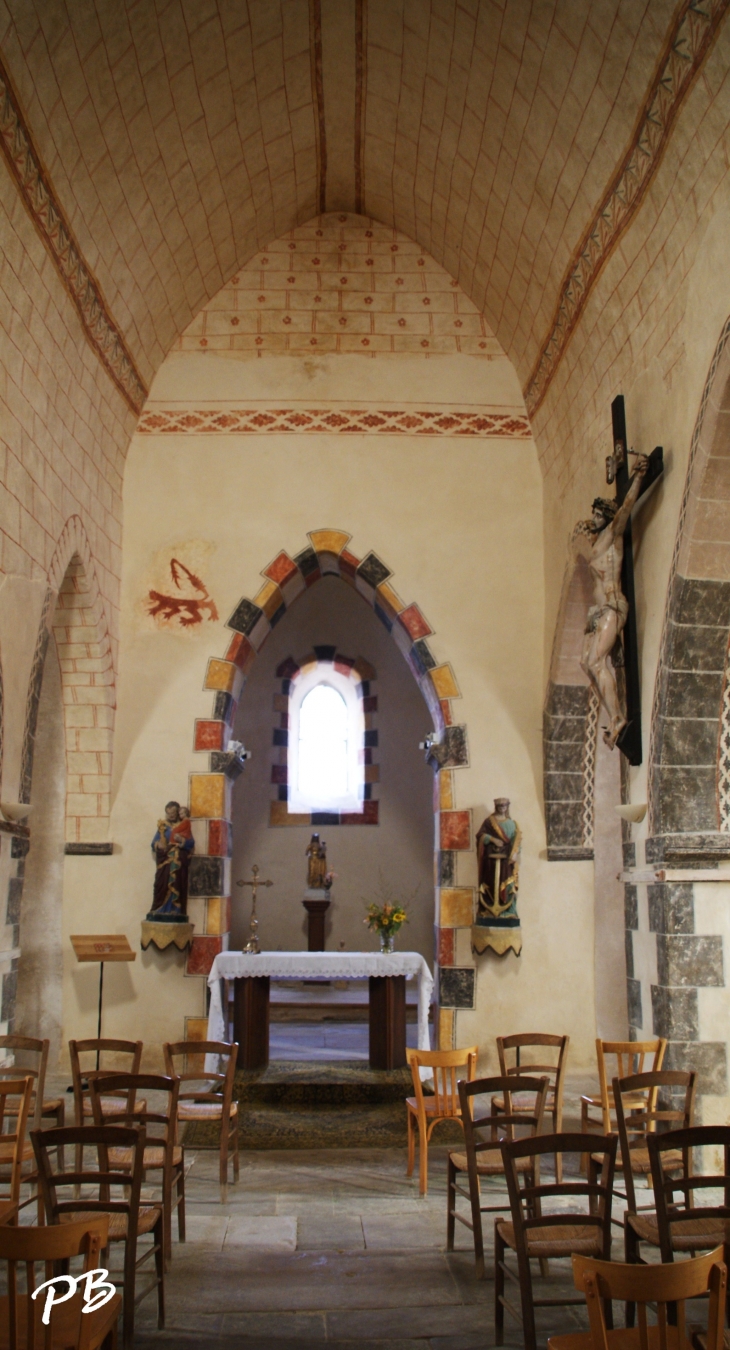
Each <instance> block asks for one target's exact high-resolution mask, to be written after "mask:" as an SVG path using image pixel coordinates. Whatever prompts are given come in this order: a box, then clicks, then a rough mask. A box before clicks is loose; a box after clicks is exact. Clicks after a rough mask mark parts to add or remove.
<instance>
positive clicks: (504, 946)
mask: <svg viewBox="0 0 730 1350" xmlns="http://www.w3.org/2000/svg"><path fill="white" fill-rule="evenodd" d="M509 805H510V804H509V800H508V798H507V797H497V798H495V802H494V811H493V813H492V815H491V816H487V818H486V820H485V821H483V822H482V824H481V826H480V828H479V830H478V832H477V862H478V867H479V891H478V902H477V917H476V922H475V923H474V925H473V927H472V930H471V931H472V947H473V948H474V950H475V951H477V952H484V951H486V950H487V948H490V949H491V950H492V951H494V952H497V954H498V955H499V956H503V955H504V953H505V952H506V951H508V950H509V949H510V948H511V949H512V951H513V952H514V953H515V955H516V956H519V954H520V952H521V951H522V931H521V926H520V920H519V917H518V914H517V892H518V890H519V884H520V862H519V859H520V846H521V844H522V831H521V830H520V827H519V825H518V824H517V821H516V820H512V818H511V816H510V813H509Z"/></svg>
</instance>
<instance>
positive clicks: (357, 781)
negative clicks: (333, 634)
mask: <svg viewBox="0 0 730 1350" xmlns="http://www.w3.org/2000/svg"><path fill="white" fill-rule="evenodd" d="M362 732H363V717H362V706H361V703H360V699H359V698H358V696H357V693H356V690H355V687H354V685H353V682H352V680H350V679H348V678H347V677H346V676H344V675H341V674H340V672H339V671H336V670H334V669H333V668H332V667H331V666H329V665H327V666H321V665H317V666H315V667H313V668H312V669H310V670H308V671H306V672H305V673H304V674H302V675H300V676H299V677H298V679H296V680H295V682H294V688H293V690H292V692H291V696H290V702H289V784H290V787H289V809H290V810H291V811H348V812H349V811H362V809H363V804H362V793H361V790H360V789H361V783H362V776H363V770H362V765H361V764H360V762H359V761H360V755H359V754H358V750H359V748H360V746H361V745H362V740H363V736H362Z"/></svg>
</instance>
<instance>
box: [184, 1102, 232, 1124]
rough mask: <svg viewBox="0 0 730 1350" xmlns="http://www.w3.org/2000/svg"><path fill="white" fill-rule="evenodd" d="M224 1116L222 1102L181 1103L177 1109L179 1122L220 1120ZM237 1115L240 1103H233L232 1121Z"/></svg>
mask: <svg viewBox="0 0 730 1350" xmlns="http://www.w3.org/2000/svg"><path fill="white" fill-rule="evenodd" d="M222 1114H223V1103H222V1102H180V1104H179V1106H178V1108H177V1118H178V1120H220V1118H221V1116H222ZM236 1115H238V1102H231V1119H232V1118H233V1116H236Z"/></svg>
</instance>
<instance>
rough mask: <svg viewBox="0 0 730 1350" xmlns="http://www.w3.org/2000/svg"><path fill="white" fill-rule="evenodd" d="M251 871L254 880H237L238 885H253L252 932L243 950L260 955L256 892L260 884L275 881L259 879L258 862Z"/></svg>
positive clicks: (264, 884)
mask: <svg viewBox="0 0 730 1350" xmlns="http://www.w3.org/2000/svg"><path fill="white" fill-rule="evenodd" d="M251 871H252V872H253V881H237V882H236V885H237V886H250V887H251V932H250V934H249V938H248V942H247V943H246V946H245V947H244V949H243V950H244V951H245V952H248V954H249V956H258V955H259V953H260V951H261V948H260V947H259V937H258V932H259V921H258V919H257V917H256V892H257V890H258V888H259V886H273V884H274V883H273V881H259V869H258V867H257V865H256V863H254V865H253V867H252V868H251Z"/></svg>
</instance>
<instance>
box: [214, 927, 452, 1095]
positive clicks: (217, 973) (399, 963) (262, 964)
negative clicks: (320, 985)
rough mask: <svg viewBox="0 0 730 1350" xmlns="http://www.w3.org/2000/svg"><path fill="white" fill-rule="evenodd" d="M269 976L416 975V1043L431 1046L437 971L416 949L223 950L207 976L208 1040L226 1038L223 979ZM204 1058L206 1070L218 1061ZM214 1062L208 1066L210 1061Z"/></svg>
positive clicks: (352, 977)
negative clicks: (255, 952)
mask: <svg viewBox="0 0 730 1350" xmlns="http://www.w3.org/2000/svg"><path fill="white" fill-rule="evenodd" d="M253 975H268V976H269V977H270V978H271V979H272V980H367V979H369V977H370V976H371V975H376V976H378V975H379V976H383V975H405V977H406V979H407V980H412V979H417V980H418V1048H419V1050H429V1049H430V1041H429V1036H428V1010H429V1006H430V1003H431V994H432V993H433V975H432V974H431V972H430V970H429V968H428V966H427V964H426V962H425V961H424V959H423V957H422V956H420V955H419V953H418V952H390V953H388V954H387V955H384V954H383V953H382V952H259V954H258V956H253V955H251V954H250V953H248V952H219V953H218V955H217V956H216V958H215V960H214V962H213V964H212V966H211V968H210V975H209V976H208V985H209V987H210V1009H209V1012H208V1040H209V1041H225V1040H227V1031H226V1022H225V1018H224V1015H223V997H222V993H221V981H222V980H236V979H241V978H243V977H245V976H253ZM214 1059H215V1056H212V1055H209V1056H208V1057H207V1059H206V1072H212V1073H215V1072H216V1069H217V1065H215V1064H213V1063H212V1061H213V1060H214ZM209 1060H210V1061H211V1064H210V1068H209V1066H208V1061H209Z"/></svg>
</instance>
